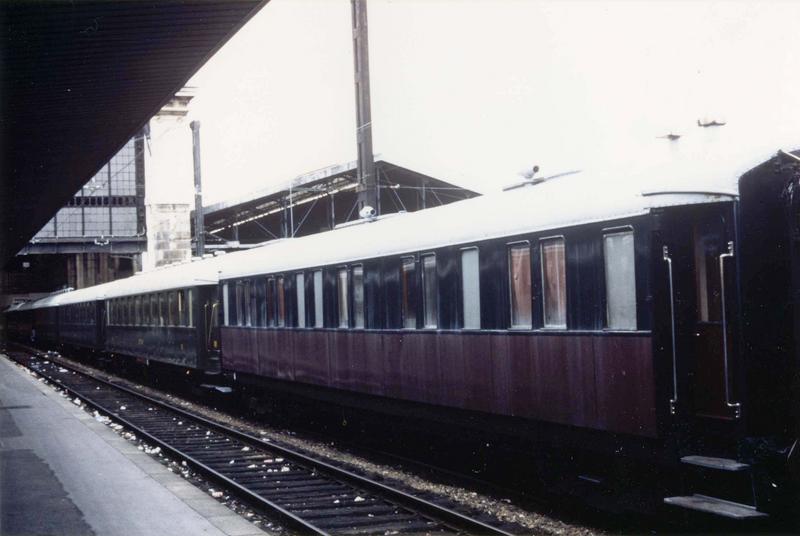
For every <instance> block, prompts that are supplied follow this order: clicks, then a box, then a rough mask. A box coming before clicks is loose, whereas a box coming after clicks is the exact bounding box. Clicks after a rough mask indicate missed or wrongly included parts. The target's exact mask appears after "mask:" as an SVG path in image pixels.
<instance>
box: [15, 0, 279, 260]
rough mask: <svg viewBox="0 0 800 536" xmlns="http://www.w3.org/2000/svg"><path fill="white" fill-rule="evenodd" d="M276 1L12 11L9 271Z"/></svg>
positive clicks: (39, 6) (22, 5) (93, 0)
mask: <svg viewBox="0 0 800 536" xmlns="http://www.w3.org/2000/svg"><path fill="white" fill-rule="evenodd" d="M266 2H267V0H158V1H154V0H149V1H144V2H130V1H125V0H73V1H71V2H66V1H62V0H37V1H30V0H6V1H4V2H3V3H2V5H0V18H2V23H3V30H4V31H3V35H2V45H1V46H2V54H3V56H2V62H3V76H2V80H1V81H0V84H1V85H0V92H2V95H3V98H2V101H1V103H0V107H1V108H2V109H1V110H0V117H2V129H1V130H0V135H1V136H2V140H1V141H0V143H2V147H0V155H2V161H0V265H2V264H5V262H6V261H7V260H8V259H9V258H10V257H12V256H13V255H14V254H15V253H16V252H17V251H19V250H20V248H22V247H23V246H24V245H25V243H26V242H27V241H28V240H29V239H30V238H31V237H32V236H33V235H34V234H35V233H36V232H37V231H38V230H39V229H41V228H42V226H44V225H45V223H46V222H47V221H48V220H49V219H50V218H51V217H52V216H53V214H55V212H56V211H57V210H58V209H59V208H60V207H61V206H63V205H65V204H66V203H67V201H68V200H69V199H70V197H71V196H72V195H73V194H74V193H75V192H76V191H77V190H78V189H79V188H80V187H81V186H82V185H83V184H84V183H85V182H86V181H87V180H89V178H91V177H92V176H93V175H94V174H95V173H96V172H97V171H98V170H99V169H100V168H101V167H102V166H103V164H105V163H106V162H107V161H108V160H109V159H110V158H111V157H112V156H113V155H114V154H115V153H116V152H117V151H118V150H119V149H120V148H121V147H122V146H123V145H124V144H125V142H126V141H127V140H129V139H130V138H131V137H132V136H133V135H134V134H135V133H136V132H137V131H138V130H139V129H140V128H142V126H143V125H144V124H145V123H146V122H147V121H148V120H149V118H150V117H152V116H153V115H154V114H155V113H156V112H157V111H158V110H159V109H161V107H162V106H163V105H164V104H165V103H167V102H168V101H169V100H170V99H171V98H172V97H173V95H175V93H176V92H177V91H178V90H179V89H180V88H181V87H183V85H184V84H185V83H186V82H187V81H188V80H189V78H190V77H191V76H192V75H193V74H194V73H195V72H196V71H197V70H198V69H199V68H200V66H202V65H203V63H205V61H206V60H207V59H208V58H209V57H211V55H213V53H214V52H215V51H216V50H217V49H218V48H219V47H221V46H222V45H223V44H224V43H225V42H226V41H227V40H228V39H229V38H230V37H231V36H232V35H233V34H234V33H236V31H237V30H238V29H239V28H240V27H241V26H242V25H243V24H244V23H245V22H246V21H248V20H249V19H250V18H251V17H252V16H253V15H254V14H255V13H256V12H257V11H258V10H259V9H261V8H262V7H263V6H264V5H265V4H266Z"/></svg>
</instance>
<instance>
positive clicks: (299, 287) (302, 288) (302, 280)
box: [294, 273, 306, 328]
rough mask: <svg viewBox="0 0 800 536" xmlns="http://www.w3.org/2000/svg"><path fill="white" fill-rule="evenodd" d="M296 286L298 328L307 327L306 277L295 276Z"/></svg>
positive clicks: (302, 275) (303, 275) (300, 274)
mask: <svg viewBox="0 0 800 536" xmlns="http://www.w3.org/2000/svg"><path fill="white" fill-rule="evenodd" d="M294 286H295V290H296V294H297V327H299V328H304V327H306V276H305V274H303V273H299V274H295V276H294Z"/></svg>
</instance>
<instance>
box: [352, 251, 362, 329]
mask: <svg viewBox="0 0 800 536" xmlns="http://www.w3.org/2000/svg"><path fill="white" fill-rule="evenodd" d="M353 327H354V328H363V327H364V267H363V266H361V265H357V266H353Z"/></svg>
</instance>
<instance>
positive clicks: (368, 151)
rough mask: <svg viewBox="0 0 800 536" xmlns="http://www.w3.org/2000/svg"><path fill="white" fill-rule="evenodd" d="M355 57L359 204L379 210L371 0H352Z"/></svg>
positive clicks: (359, 205)
mask: <svg viewBox="0 0 800 536" xmlns="http://www.w3.org/2000/svg"><path fill="white" fill-rule="evenodd" d="M351 6H352V14H353V59H354V65H355V84H356V141H357V143H358V182H359V186H358V208H359V211H360V210H361V209H362V208H364V207H365V206H370V207H372V208H374V209H375V210H376V211H377V210H378V195H377V178H376V176H375V162H374V160H373V155H372V113H371V110H370V90H369V40H368V38H367V0H351Z"/></svg>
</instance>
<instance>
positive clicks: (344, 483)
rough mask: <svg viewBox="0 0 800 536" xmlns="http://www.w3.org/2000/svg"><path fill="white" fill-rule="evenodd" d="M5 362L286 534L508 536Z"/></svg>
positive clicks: (129, 395) (32, 365) (162, 406)
mask: <svg viewBox="0 0 800 536" xmlns="http://www.w3.org/2000/svg"><path fill="white" fill-rule="evenodd" d="M10 357H11V358H12V359H14V360H15V361H16V362H18V363H20V364H21V365H23V366H25V367H27V368H29V369H31V370H33V371H35V372H36V373H37V374H39V375H41V376H44V377H45V378H46V379H48V380H50V381H51V382H53V383H57V384H58V385H60V386H61V387H63V388H64V389H66V390H67V391H68V392H69V394H70V395H71V396H73V397H77V398H79V399H80V400H82V401H83V402H84V403H86V404H87V405H89V406H91V407H94V408H95V409H97V410H98V411H100V412H102V413H104V414H106V415H108V416H109V417H111V418H113V419H114V420H116V421H118V422H119V423H120V424H123V425H124V426H125V427H126V428H128V429H129V430H130V431H131V432H133V433H135V434H136V435H138V436H139V437H141V438H143V439H144V440H146V441H148V442H150V443H152V444H154V445H157V446H159V447H160V448H161V449H162V450H163V451H164V452H165V453H168V454H170V455H171V456H173V457H174V458H176V459H177V460H179V461H185V462H186V463H187V464H188V465H190V466H191V467H192V468H193V469H195V470H196V471H198V472H200V473H201V474H203V475H204V476H205V477H206V478H208V479H209V480H211V481H214V482H216V483H217V484H219V485H221V486H223V487H224V488H225V489H226V490H227V491H228V492H230V493H231V494H234V495H236V496H238V497H239V498H240V499H242V500H244V501H246V502H247V503H249V504H250V505H251V506H253V507H254V508H256V509H258V510H261V511H263V512H264V513H265V515H267V516H269V517H271V518H272V519H274V520H275V521H277V522H279V523H280V524H281V525H282V526H284V527H285V528H286V529H287V530H289V531H291V532H295V533H303V534H320V535H321V534H329V535H333V534H337V535H351V534H352V535H356V534H398V533H412V534H454V533H455V534H458V533H461V534H465V533H466V534H487V535H501V534H502V535H509V534H511V533H509V532H507V531H505V530H503V529H501V528H498V527H494V526H491V525H489V524H487V523H484V522H482V521H480V520H477V519H473V518H471V517H468V516H466V515H464V514H462V513H460V512H457V511H454V510H452V509H450V508H447V507H444V506H442V505H439V504H436V503H434V502H431V501H428V500H425V499H421V498H419V497H415V496H413V495H411V494H409V493H406V492H404V491H401V490H397V489H394V488H392V487H390V486H388V485H386V484H384V483H382V482H377V481H374V480H371V479H368V478H365V477H363V476H361V475H357V474H354V473H352V472H349V471H346V470H344V469H341V468H339V467H336V466H333V465H331V464H328V463H326V462H324V461H320V460H317V459H314V458H310V457H308V456H306V455H304V454H302V453H300V452H297V451H294V450H291V449H289V448H286V447H284V446H278V445H274V444H271V443H265V441H264V440H262V439H260V438H258V437H254V436H251V435H249V434H246V433H243V432H241V431H238V430H234V429H231V428H229V427H227V426H224V425H222V424H219V423H215V422H212V421H210V420H208V419H206V418H204V417H201V416H198V415H193V414H191V413H189V412H187V411H186V410H183V409H181V408H177V407H174V406H171V405H169V404H166V403H164V402H162V401H159V400H156V399H154V398H150V397H148V396H146V395H143V394H141V393H137V392H136V391H132V390H130V389H128V388H126V387H123V386H120V385H116V384H114V383H112V382H108V381H105V380H103V379H100V378H95V377H92V376H90V375H88V374H86V373H84V372H82V371H80V370H77V369H74V368H71V367H69V366H68V365H67V364H64V363H62V362H58V363H57V362H54V361H52V360H51V359H49V358H48V357H39V356H31V355H30V354H28V353H21V352H11V353H10Z"/></svg>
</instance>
